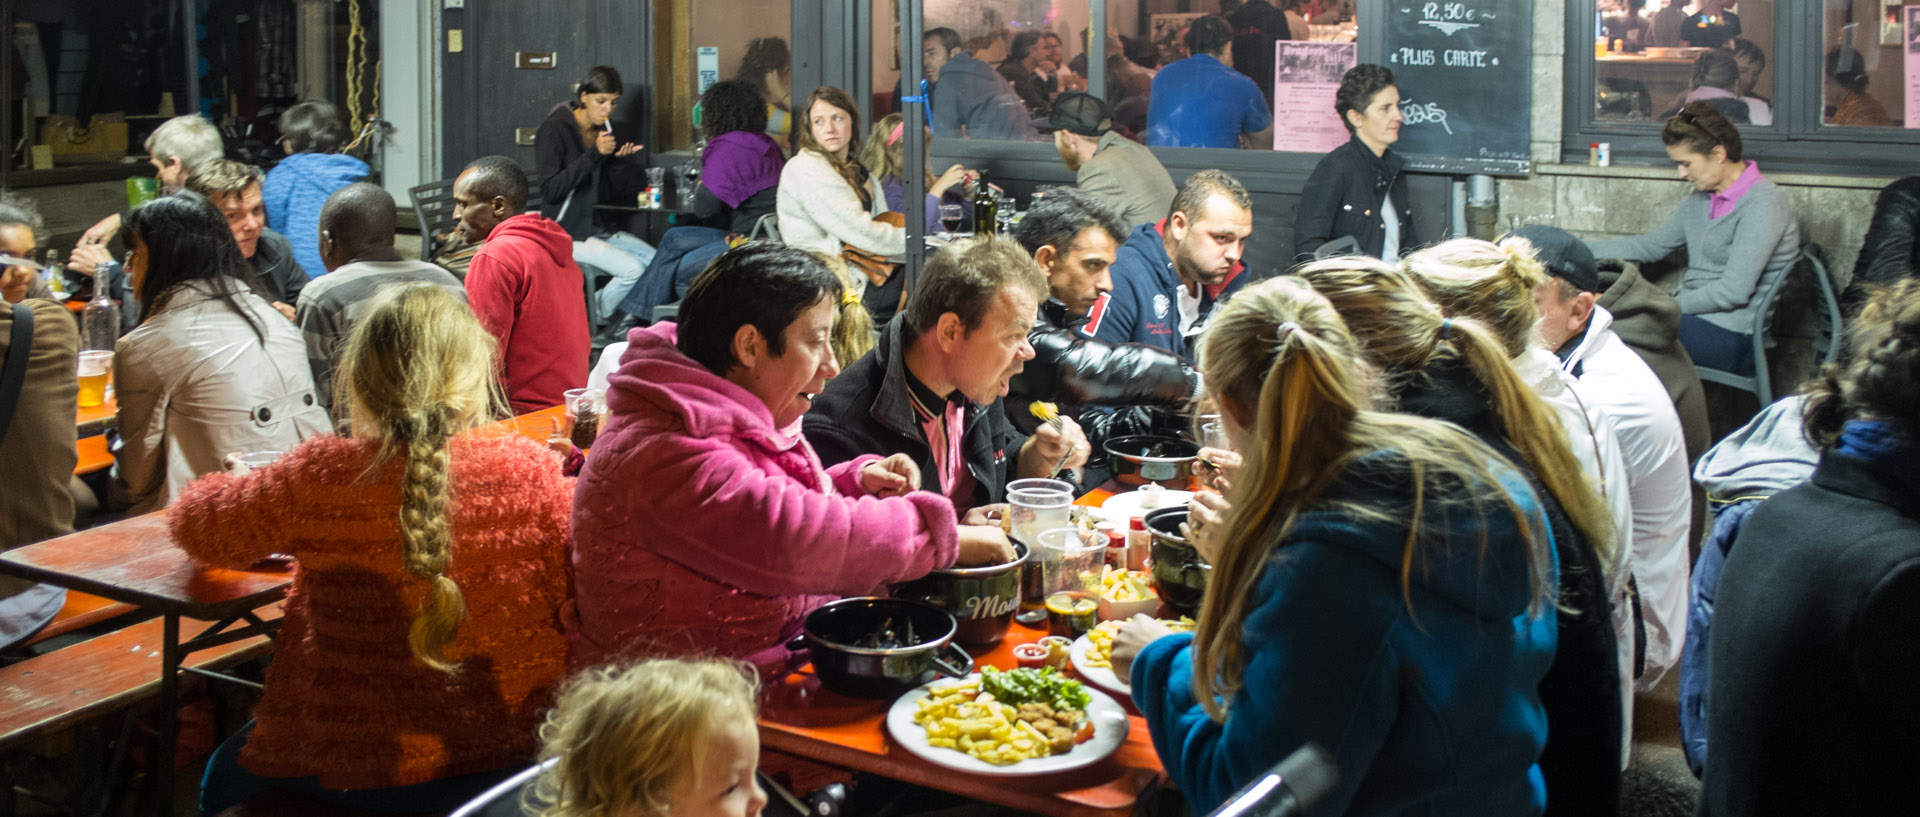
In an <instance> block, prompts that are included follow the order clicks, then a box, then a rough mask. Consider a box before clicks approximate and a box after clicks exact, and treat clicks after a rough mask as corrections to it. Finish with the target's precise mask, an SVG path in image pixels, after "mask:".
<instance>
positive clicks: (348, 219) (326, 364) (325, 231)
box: [294, 182, 467, 418]
mask: <svg viewBox="0 0 1920 817" xmlns="http://www.w3.org/2000/svg"><path fill="white" fill-rule="evenodd" d="M393 234H394V204H393V196H391V195H388V194H387V191H385V190H383V189H381V188H380V186H379V185H376V184H372V183H369V182H356V183H354V184H350V185H347V186H346V187H342V188H340V189H339V190H338V191H335V192H334V194H333V195H332V196H331V197H329V198H328V199H327V203H326V206H324V207H322V208H321V210H320V260H321V261H322V262H323V263H325V264H326V267H327V273H328V274H327V275H324V276H321V277H318V278H315V279H313V282H312V283H309V284H307V286H306V288H305V289H304V290H302V291H301V292H300V304H299V310H298V312H297V313H296V315H295V318H294V321H295V322H296V323H298V324H300V331H301V332H303V333H305V334H306V336H307V362H308V365H310V366H312V367H313V387H314V393H315V394H318V395H320V402H321V404H322V405H325V406H327V407H328V410H329V411H332V410H333V366H334V361H335V360H336V359H337V358H338V357H339V354H340V352H341V350H342V349H343V348H344V347H345V346H346V344H347V337H348V335H350V334H351V333H352V332H353V325H354V323H355V322H357V321H358V320H359V317H360V315H361V313H363V312H364V311H365V310H366V309H367V308H368V306H370V305H371V304H372V302H373V299H374V296H375V295H378V294H379V293H380V291H381V290H382V289H384V288H386V287H392V286H402V285H406V284H413V283H428V284H437V285H439V286H442V287H445V288H446V289H447V291H449V292H451V293H453V295H454V296H455V297H457V298H459V299H460V302H461V303H466V301H467V290H466V288H465V287H463V286H461V284H460V279H458V278H455V277H453V273H451V272H448V271H446V270H445V269H443V268H441V267H438V266H435V265H433V264H429V263H427V262H425V261H409V260H405V259H402V258H401V257H400V251H399V250H396V249H394V246H393ZM344 412H345V407H344V406H343V407H341V409H340V411H338V412H334V416H335V417H336V418H338V417H340V416H341V415H342V414H343V413H344Z"/></svg>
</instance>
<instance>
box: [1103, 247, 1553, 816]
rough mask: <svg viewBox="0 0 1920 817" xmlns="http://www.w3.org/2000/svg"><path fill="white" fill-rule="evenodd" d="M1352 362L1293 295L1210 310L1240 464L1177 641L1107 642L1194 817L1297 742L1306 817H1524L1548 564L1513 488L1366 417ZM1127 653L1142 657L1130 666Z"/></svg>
mask: <svg viewBox="0 0 1920 817" xmlns="http://www.w3.org/2000/svg"><path fill="white" fill-rule="evenodd" d="M1360 358H1361V349H1360V347H1359V345H1358V344H1357V343H1356V342H1355V341H1354V339H1353V336H1352V335H1350V334H1349V333H1348V331H1347V328H1346V326H1345V324H1343V323H1342V322H1341V320H1340V317H1339V315H1338V314H1336V313H1335V312H1334V310H1333V307H1332V306H1331V305H1330V304H1328V302H1327V300H1326V299H1325V298H1324V297H1322V296H1320V295H1319V294H1317V293H1315V292H1314V291H1313V290H1311V289H1309V288H1308V287H1306V286H1305V285H1304V284H1302V283H1300V281H1299V280H1298V279H1293V278H1278V279H1274V280H1270V281H1267V282H1264V283H1261V284H1258V285H1255V286H1251V287H1248V288H1247V289H1246V290H1244V291H1242V292H1241V293H1240V294H1239V295H1236V296H1235V297H1234V298H1233V299H1232V300H1230V301H1228V302H1226V304H1225V306H1224V307H1223V309H1222V311H1220V312H1219V313H1217V314H1216V317H1215V318H1214V322H1213V324H1212V325H1211V326H1210V327H1209V328H1208V330H1207V335H1206V339H1205V341H1204V342H1203V345H1202V347H1201V355H1200V359H1201V370H1202V371H1203V372H1204V373H1205V375H1206V382H1207V386H1208V388H1209V390H1210V391H1212V392H1213V394H1214V396H1215V398H1216V399H1217V400H1218V401H1219V404H1220V408H1221V415H1222V418H1223V421H1224V423H1225V426H1226V432H1227V437H1228V440H1229V441H1230V442H1231V443H1232V444H1233V447H1234V448H1235V449H1236V450H1238V451H1240V452H1241V453H1242V455H1243V456H1244V457H1245V464H1244V465H1243V466H1242V467H1241V469H1240V471H1239V472H1238V474H1237V476H1236V478H1235V480H1234V482H1233V485H1232V487H1231V488H1230V490H1229V491H1228V499H1229V500H1230V501H1231V505H1232V508H1231V510H1229V511H1228V513H1227V515H1226V517H1225V519H1224V520H1223V521H1221V522H1214V523H1211V524H1209V525H1207V527H1212V526H1214V525H1222V526H1224V528H1225V529H1224V530H1222V531H1219V532H1217V533H1214V534H1208V533H1206V532H1205V528H1203V529H1202V530H1201V531H1196V534H1197V535H1199V541H1201V542H1202V543H1204V544H1203V545H1202V553H1203V555H1204V556H1206V557H1207V558H1208V559H1209V561H1211V562H1212V564H1213V574H1212V576H1213V578H1212V580H1211V583H1210V584H1209V585H1208V587H1207V592H1206V595H1205V597H1204V599H1203V601H1202V602H1201V607H1200V620H1199V627H1198V629H1197V630H1196V632H1194V633H1192V634H1190V635H1189V634H1180V635H1164V634H1163V631H1161V630H1160V629H1159V628H1158V626H1157V625H1155V624H1154V623H1153V622H1151V621H1150V620H1146V619H1144V618H1139V619H1135V620H1134V621H1133V622H1130V623H1129V624H1128V625H1127V626H1126V627H1125V628H1123V629H1122V630H1121V632H1120V634H1119V636H1118V637H1117V638H1116V640H1115V647H1114V656H1113V657H1114V667H1115V669H1116V671H1118V672H1122V673H1127V674H1128V677H1129V678H1130V679H1131V681H1132V685H1133V700H1134V703H1135V704H1136V705H1138V706H1139V708H1140V712H1141V714H1142V715H1144V716H1145V717H1146V721H1147V724H1148V728H1149V729H1150V730H1151V732H1152V736H1153V744H1154V747H1155V748H1156V749H1157V750H1158V751H1159V754H1160V759H1161V762H1162V763H1164V764H1165V765H1166V768H1167V772H1168V773H1169V774H1170V775H1171V776H1172V777H1173V779H1174V781H1175V782H1176V783H1177V784H1178V785H1179V787H1180V790H1181V791H1182V792H1184V793H1185V794H1186V796H1187V799H1188V802H1189V803H1190V804H1192V806H1193V809H1194V812H1195V813H1207V812H1210V811H1212V810H1214V809H1215V808H1216V807H1218V806H1219V805H1220V804H1221V803H1222V801H1224V800H1225V799H1226V798H1227V796H1228V795H1230V794H1232V793H1233V792H1234V791H1235V790H1237V789H1238V788H1240V787H1241V786H1244V785H1246V784H1247V783H1249V782H1251V781H1252V780H1254V779H1255V778H1256V777H1257V776H1259V775H1260V774H1262V773H1264V772H1265V771H1266V770H1267V769H1268V768H1270V767H1271V766H1272V765H1273V764H1274V763H1276V762H1278V761H1279V760H1280V759H1281V758H1283V757H1285V756H1286V755H1287V754H1288V753H1290V752H1292V751H1293V750H1294V749H1296V748H1298V747H1299V746H1301V745H1302V744H1304V743H1306V742H1309V741H1311V742H1314V743H1318V744H1320V745H1321V746H1323V747H1325V748H1326V749H1327V750H1328V751H1329V752H1330V753H1331V754H1332V755H1333V757H1334V760H1335V762H1336V763H1337V764H1338V767H1339V772H1340V778H1339V782H1338V783H1337V784H1336V785H1335V787H1334V788H1333V790H1332V791H1331V792H1330V793H1328V795H1327V796H1326V798H1325V799H1323V800H1321V802H1320V804H1319V805H1318V806H1317V807H1316V809H1315V813H1316V814H1356V815H1373V814H1407V813H1419V814H1426V815H1463V816H1464V815H1476V816H1477V815H1530V814H1538V813H1540V811H1541V809H1542V807H1543V805H1544V804H1545V802H1546V789H1545V787H1544V786H1543V785H1542V784H1541V782H1540V778H1539V775H1538V773H1537V771H1536V769H1535V766H1534V759H1535V758H1536V757H1538V756H1539V754H1540V751H1541V749H1542V747H1543V746H1544V745H1545V743H1546V718H1545V716H1544V714H1543V712H1542V710H1541V707H1540V702H1539V699H1538V693H1537V688H1538V686H1539V683H1540V679H1541V677H1542V676H1543V675H1544V674H1545V673H1546V670H1547V666H1548V664H1549V663H1550V662H1551V661H1552V657H1553V652H1554V647H1555V629H1554V619H1553V615H1552V610H1551V608H1552V605H1553V602H1554V597H1553V594H1554V586H1555V581H1556V575H1555V562H1554V558H1553V553H1552V549H1551V547H1552V546H1551V542H1550V541H1549V537H1548V535H1547V521H1546V518H1545V516H1544V515H1543V513H1542V512H1541V508H1540V501H1539V499H1538V498H1537V496H1536V495H1535V493H1534V491H1533V489H1532V488H1530V487H1529V486H1528V485H1527V482H1526V479H1525V478H1524V476H1522V475H1521V474H1520V473H1519V472H1518V471H1516V470H1515V469H1514V468H1513V467H1512V466H1510V465H1508V464H1507V463H1506V462H1505V461H1504V460H1503V459H1501V457H1500V455H1499V454H1497V453H1495V452H1494V451H1493V450H1492V449H1491V448H1489V447H1487V446H1486V445H1485V444H1484V443H1482V442H1480V441H1479V440H1477V439H1475V438H1474V437H1472V436H1469V435H1467V434H1466V433H1464V432H1462V431H1460V430H1459V429H1458V428H1456V427H1454V426H1451V425H1448V424H1445V423H1439V422H1435V421H1433V420H1428V419H1424V418H1419V417H1413V416H1409V415H1403V414H1388V413H1383V412H1380V411H1377V410H1376V409H1375V408H1374V404H1373V398H1372V395H1371V394H1370V393H1369V390H1368V388H1367V384H1368V380H1367V378H1366V377H1364V376H1363V375H1362V373H1361V371H1359V368H1358V367H1359V360H1360ZM1143 645H1144V646H1143Z"/></svg>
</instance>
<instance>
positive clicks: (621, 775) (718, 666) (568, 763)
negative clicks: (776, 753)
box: [528, 659, 767, 817]
mask: <svg viewBox="0 0 1920 817" xmlns="http://www.w3.org/2000/svg"><path fill="white" fill-rule="evenodd" d="M755 688H756V683H755V680H754V675H753V669H752V668H751V667H748V666H746V665H744V664H740V663H735V662H729V661H719V660H687V659H656V660H652V661H646V662H644V663H640V664H636V665H633V666H620V665H611V666H602V667H595V668H593V669H590V670H587V671H585V672H583V673H581V674H580V676H579V677H577V678H575V679H574V680H573V681H572V682H571V683H570V684H569V685H568V686H567V689H566V691H565V692H563V693H561V695H560V702H559V703H558V704H557V705H556V706H555V707H554V708H553V711H552V712H550V713H548V715H547V721H546V724H545V725H544V726H542V727H540V742H541V750H540V758H541V760H542V761H543V762H550V763H551V765H550V766H549V767H548V768H547V770H546V771H544V772H542V773H541V775H540V777H538V778H536V780H535V782H534V785H533V786H532V788H531V790H530V794H531V801H532V803H534V804H537V805H533V806H532V807H531V808H529V809H528V811H529V813H537V814H538V815H539V817H756V815H758V814H759V813H760V809H761V808H762V807H764V806H766V804H767V793H766V791H765V790H763V789H762V788H761V787H760V785H759V783H758V782H757V781H756V780H755V777H754V772H755V771H756V770H757V769H758V768H759V757H760V733H759V727H757V726H756V725H755V724H754V713H755V711H756V707H755V704H754V694H755Z"/></svg>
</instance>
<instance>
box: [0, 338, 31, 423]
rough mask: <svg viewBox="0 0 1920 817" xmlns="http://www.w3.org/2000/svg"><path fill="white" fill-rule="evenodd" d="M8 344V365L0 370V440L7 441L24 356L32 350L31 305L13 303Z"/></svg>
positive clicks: (22, 378) (24, 375)
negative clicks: (11, 325) (11, 329)
mask: <svg viewBox="0 0 1920 817" xmlns="http://www.w3.org/2000/svg"><path fill="white" fill-rule="evenodd" d="M8 343H9V345H8V346H7V368H5V369H3V370H0V443H4V442H6V440H7V428H8V427H9V426H11V425H13V410H14V408H15V407H16V406H18V405H20V389H21V388H22V387H24V386H25V385H26V383H27V356H28V355H29V354H32V352H33V307H31V306H27V305H26V304H14V305H13V336H12V338H11V340H9V341H8Z"/></svg>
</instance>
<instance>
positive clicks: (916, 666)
mask: <svg viewBox="0 0 1920 817" xmlns="http://www.w3.org/2000/svg"><path fill="white" fill-rule="evenodd" d="M956 629H958V626H957V625H956V624H955V622H954V618H953V616H952V615H950V614H948V613H947V611H945V610H942V609H940V608H938V607H935V606H933V605H931V604H928V603H926V602H924V601H914V600H913V599H883V598H873V597H860V598H851V599H841V600H839V601H836V602H830V603H827V604H823V605H821V606H820V607H819V608H817V609H815V610H814V611H813V612H811V613H808V614H807V619H806V622H805V623H804V625H803V627H802V630H801V632H802V635H801V637H800V638H797V639H794V643H793V645H792V646H794V647H795V648H798V646H799V643H800V642H802V641H804V642H805V643H806V645H807V653H808V655H810V656H812V658H813V672H814V674H815V675H818V676H820V682H821V683H823V684H826V686H827V688H828V689H831V690H833V691H835V692H838V693H840V694H842V695H852V696H855V697H859V698H892V697H896V696H898V695H900V694H901V693H903V692H906V691H907V690H909V689H912V688H914V687H917V686H919V685H921V684H924V683H926V682H927V681H930V680H932V679H933V676H934V674H935V673H942V674H945V675H949V676H952V677H954V678H965V677H966V676H967V674H968V673H970V672H973V656H970V655H968V654H967V651H966V650H963V649H960V647H959V646H957V645H955V644H953V643H952V642H953V634H954V631H955V630H956Z"/></svg>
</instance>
